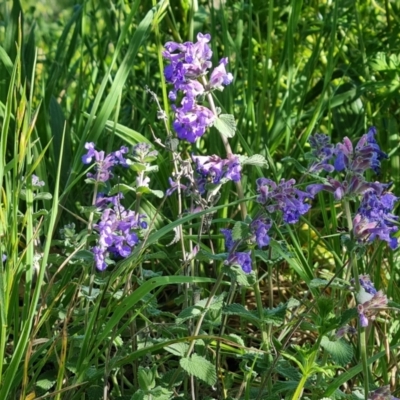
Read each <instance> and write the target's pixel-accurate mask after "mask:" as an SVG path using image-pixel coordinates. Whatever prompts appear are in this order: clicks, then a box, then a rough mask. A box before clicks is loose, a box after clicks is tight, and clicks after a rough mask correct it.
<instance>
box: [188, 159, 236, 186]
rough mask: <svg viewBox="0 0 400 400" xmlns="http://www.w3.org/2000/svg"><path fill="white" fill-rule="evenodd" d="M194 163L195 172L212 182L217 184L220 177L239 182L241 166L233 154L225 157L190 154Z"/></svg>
mask: <svg viewBox="0 0 400 400" xmlns="http://www.w3.org/2000/svg"><path fill="white" fill-rule="evenodd" d="M192 159H193V161H194V162H195V163H196V172H197V173H198V174H199V175H200V176H201V177H202V178H205V179H206V180H207V182H211V183H213V184H218V183H220V182H221V180H222V179H225V180H228V181H233V182H239V181H240V171H241V169H242V168H241V166H240V162H239V158H238V157H237V156H235V155H229V156H228V158H227V159H222V158H221V157H219V156H216V155H213V156H195V155H192Z"/></svg>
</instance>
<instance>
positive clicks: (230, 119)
mask: <svg viewBox="0 0 400 400" xmlns="http://www.w3.org/2000/svg"><path fill="white" fill-rule="evenodd" d="M214 126H215V127H216V128H217V129H218V131H219V132H220V133H221V134H222V135H224V136H226V137H228V138H233V137H234V136H235V132H236V121H235V117H234V116H233V115H232V114H220V115H219V116H218V118H217V119H216V120H215V121H214Z"/></svg>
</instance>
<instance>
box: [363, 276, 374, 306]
mask: <svg viewBox="0 0 400 400" xmlns="http://www.w3.org/2000/svg"><path fill="white" fill-rule="evenodd" d="M359 281H360V285H361V287H362V288H363V289H364V290H365V292H366V293H368V294H370V295H371V296H373V295H374V294H376V293H377V290H376V289H375V286H374V284H373V282H372V281H371V278H370V277H369V275H360V276H359ZM361 303H362V302H361Z"/></svg>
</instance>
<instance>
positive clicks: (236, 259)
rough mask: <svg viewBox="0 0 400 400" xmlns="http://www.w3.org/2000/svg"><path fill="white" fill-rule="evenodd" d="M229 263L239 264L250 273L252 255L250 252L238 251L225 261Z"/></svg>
mask: <svg viewBox="0 0 400 400" xmlns="http://www.w3.org/2000/svg"><path fill="white" fill-rule="evenodd" d="M225 263H226V264H228V265H239V266H240V267H241V268H242V270H243V271H244V272H245V273H246V274H249V273H250V272H251V256H250V252H248V253H242V252H236V253H232V254H230V255H229V257H228V259H227V260H226V261H225Z"/></svg>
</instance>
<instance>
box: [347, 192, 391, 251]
mask: <svg viewBox="0 0 400 400" xmlns="http://www.w3.org/2000/svg"><path fill="white" fill-rule="evenodd" d="M397 200H398V198H397V197H396V196H394V195H393V194H392V193H385V194H381V193H379V192H378V193H377V192H375V191H373V190H370V191H367V192H366V193H365V194H364V196H363V198H362V200H361V204H360V207H359V209H358V212H357V214H356V216H355V217H354V219H353V231H354V235H355V237H356V238H357V239H358V240H359V241H363V240H367V241H369V242H372V241H374V240H375V239H376V238H379V239H380V240H383V241H385V242H387V243H388V244H389V246H390V247H391V248H392V249H395V248H397V246H398V240H397V238H396V237H394V236H393V234H394V233H396V232H397V231H398V227H397V224H396V223H397V220H398V217H397V216H396V215H394V214H393V213H392V211H393V207H394V204H395V202H396V201H397Z"/></svg>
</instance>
